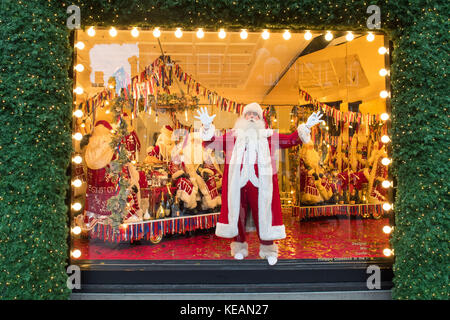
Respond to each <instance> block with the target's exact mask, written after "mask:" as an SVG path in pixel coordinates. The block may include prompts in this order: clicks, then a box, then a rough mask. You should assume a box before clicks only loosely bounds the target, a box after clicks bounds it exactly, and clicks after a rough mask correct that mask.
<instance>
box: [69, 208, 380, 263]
mask: <svg viewBox="0 0 450 320" xmlns="http://www.w3.org/2000/svg"><path fill="white" fill-rule="evenodd" d="M284 222H285V225H286V235H287V237H286V239H283V240H280V241H277V243H278V245H279V257H278V258H279V259H332V258H342V259H350V258H372V257H382V256H383V253H382V251H383V249H384V248H386V247H388V246H389V236H388V235H386V234H384V233H383V231H382V228H383V226H385V225H387V224H388V219H380V220H374V219H360V218H354V219H349V218H347V217H333V218H329V219H320V220H315V221H305V222H299V221H298V220H297V219H296V218H293V217H290V216H289V215H286V216H285V218H284ZM247 242H248V243H249V256H248V258H247V259H260V258H259V256H258V249H259V242H258V239H257V236H256V233H255V232H252V233H249V234H248V236H247ZM229 244H230V239H222V238H218V237H216V236H215V235H214V229H211V230H209V231H208V230H201V231H197V232H195V233H193V234H192V235H173V236H166V238H164V239H163V240H162V241H161V242H160V243H158V244H152V243H150V242H147V241H141V242H137V243H133V244H129V243H120V244H116V243H105V242H103V241H99V240H88V239H75V240H74V248H77V249H79V250H81V252H82V256H81V257H80V259H88V260H203V259H218V260H220V259H232V257H231V256H230V249H229Z"/></svg>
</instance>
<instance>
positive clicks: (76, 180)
mask: <svg viewBox="0 0 450 320" xmlns="http://www.w3.org/2000/svg"><path fill="white" fill-rule="evenodd" d="M72 184H73V186H74V187H75V188H79V187H81V185H82V184H83V182H82V181H81V180H80V179H75V180H73V181H72Z"/></svg>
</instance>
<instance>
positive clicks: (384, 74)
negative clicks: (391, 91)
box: [378, 68, 388, 77]
mask: <svg viewBox="0 0 450 320" xmlns="http://www.w3.org/2000/svg"><path fill="white" fill-rule="evenodd" d="M378 74H379V75H380V76H382V77H385V76H386V75H387V74H388V72H387V70H386V69H384V68H383V69H380V71H378Z"/></svg>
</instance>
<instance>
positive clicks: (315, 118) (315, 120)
mask: <svg viewBox="0 0 450 320" xmlns="http://www.w3.org/2000/svg"><path fill="white" fill-rule="evenodd" d="M322 117H323V113H322V114H321V113H320V111H317V113H316V112H313V113H312V115H310V116H309V118H308V120H307V121H306V126H307V127H308V129H311V128H312V127H314V126H315V125H317V124H319V123H320V122H322V120H320V119H322Z"/></svg>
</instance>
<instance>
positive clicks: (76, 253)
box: [72, 249, 81, 259]
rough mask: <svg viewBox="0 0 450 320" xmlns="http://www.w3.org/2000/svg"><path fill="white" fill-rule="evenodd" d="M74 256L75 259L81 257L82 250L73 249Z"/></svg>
mask: <svg viewBox="0 0 450 320" xmlns="http://www.w3.org/2000/svg"><path fill="white" fill-rule="evenodd" d="M72 257H74V258H75V259H78V258H79V257H81V251H80V250H78V249H75V250H73V251H72Z"/></svg>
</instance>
